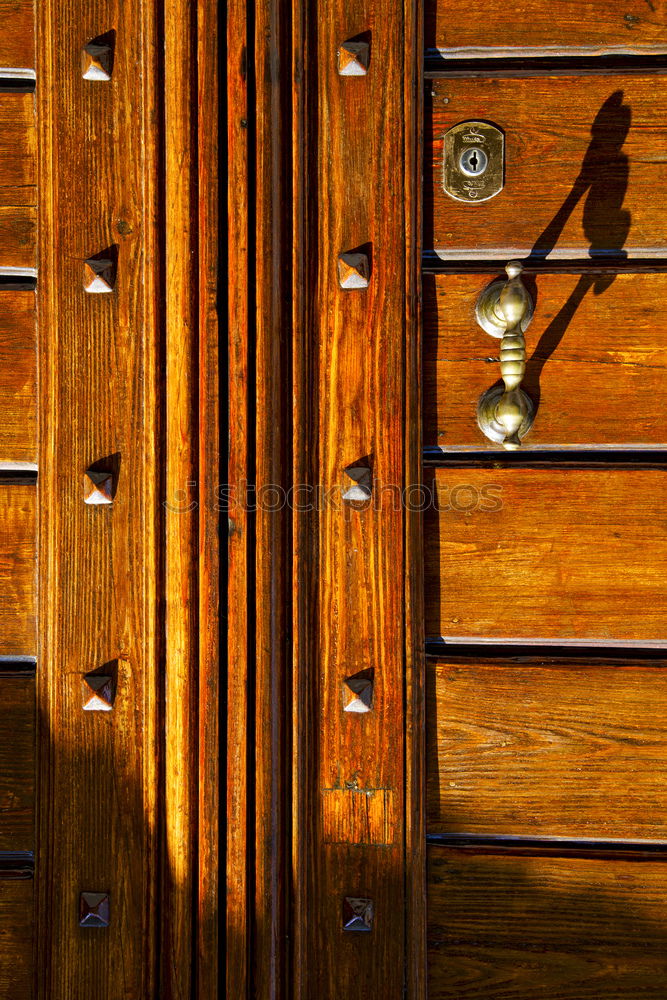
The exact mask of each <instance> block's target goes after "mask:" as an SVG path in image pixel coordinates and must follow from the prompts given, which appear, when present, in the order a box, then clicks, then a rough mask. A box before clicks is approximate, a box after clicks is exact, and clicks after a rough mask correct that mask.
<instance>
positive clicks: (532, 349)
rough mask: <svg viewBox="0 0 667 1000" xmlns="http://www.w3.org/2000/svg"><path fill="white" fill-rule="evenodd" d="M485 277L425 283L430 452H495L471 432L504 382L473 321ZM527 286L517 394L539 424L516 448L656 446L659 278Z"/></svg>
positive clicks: (562, 277) (496, 345) (662, 290)
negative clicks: (531, 308) (527, 317)
mask: <svg viewBox="0 0 667 1000" xmlns="http://www.w3.org/2000/svg"><path fill="white" fill-rule="evenodd" d="M501 276H502V271H501V272H500V273H499V275H498V277H501ZM490 280H491V277H490V276H489V275H482V274H465V275H446V276H445V275H443V276H438V277H434V276H431V275H426V276H425V277H424V359H423V364H424V440H425V444H427V445H431V446H439V447H441V448H443V449H445V450H451V451H465V450H467V449H475V450H477V449H481V450H497V448H498V445H496V444H494V443H493V442H491V441H489V440H488V439H487V438H486V437H485V436H484V435H483V434H482V432H481V431H480V430H479V428H478V426H477V401H478V399H479V397H480V396H481V394H482V393H483V392H485V391H486V390H487V389H488V388H489V387H490V386H492V385H493V384H494V383H495V382H496V381H497V380H498V379H499V378H500V367H499V349H500V341H497V340H494V339H493V338H492V337H490V336H489V335H488V334H487V333H485V332H484V331H483V330H482V329H481V328H480V327H479V326H478V324H477V322H476V320H475V315H474V311H475V303H476V302H477V298H478V296H479V294H480V292H481V291H482V290H483V289H484V288H486V287H487V285H488V284H489V282H490ZM526 283H527V287H528V288H529V289H530V292H531V294H532V296H533V299H534V301H535V303H536V309H535V315H534V318H533V320H532V322H531V324H530V326H529V328H528V331H527V333H526V346H527V353H528V362H527V367H526V375H525V378H524V381H523V388H524V389H525V390H526V392H527V393H528V395H529V396H530V397H531V399H532V400H533V402H534V403H536V404H537V415H536V418H535V422H534V424H533V427H532V429H531V431H530V433H529V434H528V435H527V436H526V438H525V439H524V441H523V445H522V446H523V448H524V449H526V450H531V449H540V448H553V447H557V448H587V447H589V448H600V447H602V448H614V447H615V448H658V447H664V446H665V443H666V442H667V427H666V426H665V422H664V420H663V411H662V407H661V406H660V403H659V400H660V399H661V398H662V397H663V395H664V393H665V391H666V390H667V330H666V329H665V325H664V323H663V321H662V313H663V308H664V306H663V303H664V301H665V296H666V295H667V275H663V274H619V275H616V276H614V275H604V274H598V275H595V274H591V275H586V274H584V275H572V274H544V275H539V276H538V277H537V278H535V277H532V276H528V277H527V278H526Z"/></svg>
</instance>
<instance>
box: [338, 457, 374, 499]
mask: <svg viewBox="0 0 667 1000" xmlns="http://www.w3.org/2000/svg"><path fill="white" fill-rule="evenodd" d="M345 475H346V476H349V477H350V479H351V480H352V482H353V483H354V486H349V487H348V488H347V489H346V490H343V500H361V501H364V500H370V498H371V495H372V484H373V480H372V475H371V470H370V469H367V468H365V467H361V466H354V465H350V466H348V468H347V469H345Z"/></svg>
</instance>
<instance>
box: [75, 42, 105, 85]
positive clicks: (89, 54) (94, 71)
mask: <svg viewBox="0 0 667 1000" xmlns="http://www.w3.org/2000/svg"><path fill="white" fill-rule="evenodd" d="M112 69H113V49H112V47H111V46H110V45H98V44H96V43H95V42H88V44H87V45H84V47H83V49H82V50H81V72H82V74H83V78H84V80H110V79H111V71H112Z"/></svg>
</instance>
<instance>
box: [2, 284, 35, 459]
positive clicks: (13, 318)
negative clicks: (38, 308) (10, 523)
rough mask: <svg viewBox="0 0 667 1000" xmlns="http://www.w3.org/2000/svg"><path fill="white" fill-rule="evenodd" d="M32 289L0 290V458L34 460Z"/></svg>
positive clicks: (33, 324)
mask: <svg viewBox="0 0 667 1000" xmlns="http://www.w3.org/2000/svg"><path fill="white" fill-rule="evenodd" d="M35 320H36V314H35V293H34V292H31V291H2V292H0V410H1V411H2V421H1V422H0V462H31V463H34V462H36V460H37V384H36V383H37V336H36V330H35Z"/></svg>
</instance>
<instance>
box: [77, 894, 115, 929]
mask: <svg viewBox="0 0 667 1000" xmlns="http://www.w3.org/2000/svg"><path fill="white" fill-rule="evenodd" d="M109 919H110V905H109V893H108V892H82V893H81V895H80V897H79V927H108V926H109Z"/></svg>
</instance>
